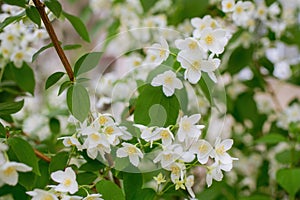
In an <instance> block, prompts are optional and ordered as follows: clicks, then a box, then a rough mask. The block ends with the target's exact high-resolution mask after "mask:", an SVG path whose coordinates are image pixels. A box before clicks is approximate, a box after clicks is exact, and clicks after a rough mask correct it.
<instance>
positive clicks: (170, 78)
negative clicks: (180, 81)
mask: <svg viewBox="0 0 300 200" xmlns="http://www.w3.org/2000/svg"><path fill="white" fill-rule="evenodd" d="M165 83H166V84H172V83H173V77H171V76H167V77H166V78H165Z"/></svg>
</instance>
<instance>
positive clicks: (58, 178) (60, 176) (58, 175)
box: [51, 170, 65, 183]
mask: <svg viewBox="0 0 300 200" xmlns="http://www.w3.org/2000/svg"><path fill="white" fill-rule="evenodd" d="M64 177H65V176H64V172H63V171H62V170H59V171H56V172H53V173H51V178H52V180H54V181H55V182H58V183H61V182H63V180H64Z"/></svg>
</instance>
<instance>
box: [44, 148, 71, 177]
mask: <svg viewBox="0 0 300 200" xmlns="http://www.w3.org/2000/svg"><path fill="white" fill-rule="evenodd" d="M68 160H69V153H68V152H64V151H63V152H59V153H57V154H56V155H55V156H53V157H52V158H51V162H50V165H49V173H52V172H55V171H58V170H64V169H65V167H66V165H67V162H68Z"/></svg>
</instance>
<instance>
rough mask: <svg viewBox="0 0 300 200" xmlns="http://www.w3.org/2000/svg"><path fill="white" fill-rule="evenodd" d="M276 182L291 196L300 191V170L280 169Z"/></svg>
mask: <svg viewBox="0 0 300 200" xmlns="http://www.w3.org/2000/svg"><path fill="white" fill-rule="evenodd" d="M276 181H277V182H278V184H279V185H280V186H281V187H283V188H284V189H285V190H286V191H287V192H288V193H289V194H290V195H291V196H295V194H296V193H297V191H299V190H300V168H294V169H280V170H279V171H277V173H276Z"/></svg>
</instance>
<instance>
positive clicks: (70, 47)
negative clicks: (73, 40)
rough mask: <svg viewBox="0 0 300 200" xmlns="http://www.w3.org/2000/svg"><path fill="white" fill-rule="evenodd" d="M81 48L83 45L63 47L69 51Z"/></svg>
mask: <svg viewBox="0 0 300 200" xmlns="http://www.w3.org/2000/svg"><path fill="white" fill-rule="evenodd" d="M81 46H82V45H81V44H68V45H65V46H63V50H65V51H67V50H73V49H78V48H80V47H81Z"/></svg>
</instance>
